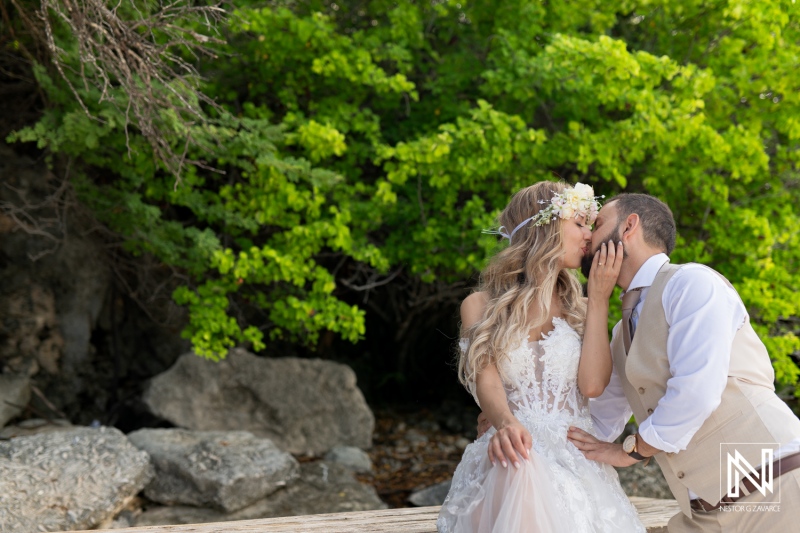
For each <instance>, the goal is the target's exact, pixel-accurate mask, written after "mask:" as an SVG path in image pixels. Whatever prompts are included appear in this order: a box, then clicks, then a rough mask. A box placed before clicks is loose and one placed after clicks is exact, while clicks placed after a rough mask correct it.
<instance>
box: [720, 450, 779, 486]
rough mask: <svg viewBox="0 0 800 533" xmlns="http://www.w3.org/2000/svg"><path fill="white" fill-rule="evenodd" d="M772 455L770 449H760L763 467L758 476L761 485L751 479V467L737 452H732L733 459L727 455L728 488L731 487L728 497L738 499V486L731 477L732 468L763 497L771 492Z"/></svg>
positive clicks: (753, 478) (732, 476)
mask: <svg viewBox="0 0 800 533" xmlns="http://www.w3.org/2000/svg"><path fill="white" fill-rule="evenodd" d="M772 453H773V452H772V449H770V448H767V449H764V448H762V449H761V464H762V465H763V467H762V471H761V476H760V477H761V480H760V481H761V483H759V482H758V480H757V479H756V478H755V477H753V470H754V469H753V465H751V464H750V463H748V462H747V459H745V458H744V457H742V454H740V453H739V450H734V452H733V454H734V455H733V457H731V454H728V486H729V487H731V488H730V489H729V491H728V496H729V497H731V498H738V497H739V484H738V483H736V477H735V476H734V475H733V469H734V468H735V469H736V470H737V471H739V473H741V474H742V477H743V478H747V479H748V480H749V481H750V483H752V484H753V485H754V486H755V488H756V489H758V492H760V493H761V494H762V495H763V496H766V495H767V490H769V491H770V492H772V481H773V472H772V457H773V455H772Z"/></svg>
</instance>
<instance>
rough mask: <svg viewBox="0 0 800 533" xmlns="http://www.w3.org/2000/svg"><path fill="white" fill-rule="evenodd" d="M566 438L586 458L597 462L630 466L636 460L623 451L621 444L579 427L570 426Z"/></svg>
mask: <svg viewBox="0 0 800 533" xmlns="http://www.w3.org/2000/svg"><path fill="white" fill-rule="evenodd" d="M567 440H569V441H570V442H571V443H572V444H574V445H575V447H576V448H578V450H580V451H581V453H583V455H584V456H585V457H586V458H587V459H590V460H592V461H597V462H598V463H606V464H609V465H611V466H631V465H633V464H636V463H637V462H638V461H637V460H636V459H634V458H633V457H631V456H630V455H628V454H627V453H625V451H624V450H623V449H622V444H614V443H613V442H604V441H602V440H600V439H598V438H596V437H595V436H593V435H591V434H589V433H587V432H585V431H584V430H582V429H580V428H576V427H570V428H569V431H568V432H567Z"/></svg>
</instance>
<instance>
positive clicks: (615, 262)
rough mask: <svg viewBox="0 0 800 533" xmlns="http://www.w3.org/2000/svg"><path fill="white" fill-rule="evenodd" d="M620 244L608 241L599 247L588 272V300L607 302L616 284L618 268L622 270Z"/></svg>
mask: <svg viewBox="0 0 800 533" xmlns="http://www.w3.org/2000/svg"><path fill="white" fill-rule="evenodd" d="M622 257H623V251H622V242H621V241H620V242H618V243H616V244H615V243H614V242H613V241H608V242H607V243H605V242H604V243H603V244H601V245H600V249H599V250H597V252H595V254H594V259H593V260H592V269H591V271H590V272H589V280H588V281H589V284H588V288H587V291H588V296H589V299H595V298H597V299H601V300H605V301H608V299H609V298H610V297H611V293H612V292H613V291H614V285H616V284H617V278H618V277H619V271H620V268H622Z"/></svg>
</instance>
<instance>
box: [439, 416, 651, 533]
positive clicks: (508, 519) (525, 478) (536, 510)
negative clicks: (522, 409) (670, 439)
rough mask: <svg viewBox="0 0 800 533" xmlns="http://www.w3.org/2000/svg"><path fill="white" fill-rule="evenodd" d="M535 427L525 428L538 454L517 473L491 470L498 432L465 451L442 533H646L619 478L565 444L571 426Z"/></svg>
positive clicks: (506, 469)
mask: <svg viewBox="0 0 800 533" xmlns="http://www.w3.org/2000/svg"><path fill="white" fill-rule="evenodd" d="M525 425H526V426H528V425H529V424H525ZM581 425H582V426H584V427H586V424H581ZM536 426H537V427H529V428H528V430H529V431H531V434H532V435H533V436H534V448H533V450H531V452H530V453H529V456H530V459H529V460H527V461H526V460H523V459H522V458H520V459H519V463H520V468H519V469H517V468H515V467H514V466H513V465H512V464H510V463H509V465H508V467H503V466H502V465H501V464H500V463H499V462H498V463H497V465H496V466H493V465H492V464H491V462H490V461H489V457H488V453H487V452H488V444H489V439H490V438H491V436H492V435H493V434H494V431H493V430H492V431H490V432H488V433H487V434H485V435H483V436H482V437H481V438H480V439H478V440H476V441H475V442H474V443H472V444H470V445H469V446H467V448H466V450H464V456H463V458H462V460H461V463H459V465H458V468H457V469H456V472H455V475H454V476H453V483H452V485H451V487H450V492H449V494H448V496H447V499H446V500H445V503H444V505H442V510H441V512H440V514H439V519H438V521H437V527H438V529H439V532H440V533H560V532H564V533H582V532H586V533H623V532H636V533H643V532H644V531H645V528H644V526H643V525H642V523H641V522H640V521H639V518H638V516H637V514H636V510H635V508H634V507H633V505H632V504H631V503H630V500H628V498H627V497H626V496H625V494H624V492H623V491H622V488H621V487H620V485H619V478H618V476H617V473H616V471H615V470H614V469H613V468H612V467H610V466H608V465H604V464H600V463H597V462H595V461H589V460H588V459H586V458H585V457H584V456H583V454H582V453H581V452H580V451H579V450H578V449H577V448H576V447H575V446H574V445H573V444H572V443H570V442H568V441H567V437H566V430H567V427H568V424H565V423H563V422H562V423H559V424H557V427H553V426H552V425H551V426H550V427H544V426H542V425H539V424H537V425H536Z"/></svg>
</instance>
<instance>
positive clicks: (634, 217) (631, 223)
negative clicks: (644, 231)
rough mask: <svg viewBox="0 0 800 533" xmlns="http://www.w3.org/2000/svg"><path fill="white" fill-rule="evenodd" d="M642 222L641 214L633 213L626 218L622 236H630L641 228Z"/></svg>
mask: <svg viewBox="0 0 800 533" xmlns="http://www.w3.org/2000/svg"><path fill="white" fill-rule="evenodd" d="M640 224H641V220H639V215H638V214H637V213H631V214H630V215H628V216H627V217H626V218H625V226H624V227H623V228H622V237H623V238H624V237H625V236H628V237H630V236H631V235H632V234H633V233H635V232H636V230H638V229H639V226H640Z"/></svg>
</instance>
